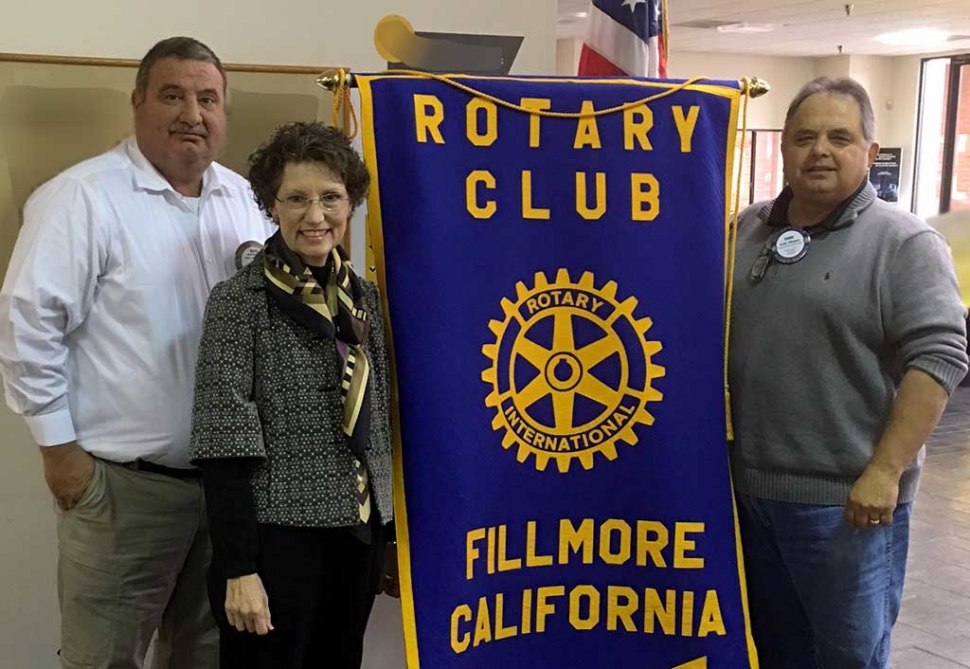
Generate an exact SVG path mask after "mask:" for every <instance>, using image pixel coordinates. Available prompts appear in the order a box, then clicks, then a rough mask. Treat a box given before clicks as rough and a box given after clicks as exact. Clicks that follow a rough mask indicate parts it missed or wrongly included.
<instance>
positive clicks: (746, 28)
mask: <svg viewBox="0 0 970 669" xmlns="http://www.w3.org/2000/svg"><path fill="white" fill-rule="evenodd" d="M774 29H775V27H774V26H773V25H771V24H770V23H748V22H747V21H742V22H741V23H727V24H725V25H723V26H718V27H717V28H716V30H717V31H718V32H719V33H740V34H742V35H750V34H753V33H770V32H771V31H772V30H774Z"/></svg>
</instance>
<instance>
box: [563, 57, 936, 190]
mask: <svg viewBox="0 0 970 669" xmlns="http://www.w3.org/2000/svg"><path fill="white" fill-rule="evenodd" d="M581 46H582V39H561V40H559V42H558V44H557V61H556V67H557V73H558V74H563V75H566V74H575V73H576V64H577V63H578V61H579V50H580V48H581ZM934 55H943V54H934ZM922 58H923V56H903V57H882V56H853V55H848V54H845V55H841V56H831V57H826V58H788V57H771V56H743V55H731V54H723V53H717V54H711V53H691V52H685V51H677V50H676V43H675V48H674V51H673V52H672V54H671V57H670V63H669V66H668V70H669V71H668V74H669V76H671V77H673V78H689V77H695V76H707V77H712V78H716V79H740V78H742V77H751V76H758V77H761V78H762V79H764V80H766V81H767V82H768V83H770V84H771V92H770V93H769V94H768V95H766V96H765V97H763V98H759V99H757V100H752V101H751V103H750V106H749V109H748V125H749V127H752V128H781V127H782V125H783V124H784V121H785V112H786V110H787V108H788V103H789V102H790V101H791V99H792V98H793V97H794V96H795V94H796V93H797V92H798V89H799V88H800V87H801V86H802V84H804V83H805V82H807V81H809V80H810V79H812V78H814V77H818V76H829V77H848V76H851V77H853V78H855V79H858V80H859V81H860V82H861V83H862V84H863V85H864V86H865V87H866V89H867V90H868V91H869V95H870V97H871V98H872V105H873V110H874V113H875V117H876V139H877V141H878V142H879V143H880V144H881V145H883V146H887V147H890V146H898V147H901V148H902V150H903V157H902V165H901V174H900V199H899V202H900V206H901V207H903V208H906V209H909V207H910V201H911V195H912V190H913V184H912V179H913V165H914V157H915V150H916V120H917V119H916V115H917V109H918V99H919V75H920V61H921V59H922Z"/></svg>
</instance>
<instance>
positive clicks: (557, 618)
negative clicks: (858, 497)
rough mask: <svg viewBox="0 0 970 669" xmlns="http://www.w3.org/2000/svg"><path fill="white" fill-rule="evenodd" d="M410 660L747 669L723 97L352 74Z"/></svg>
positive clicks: (729, 101)
mask: <svg viewBox="0 0 970 669" xmlns="http://www.w3.org/2000/svg"><path fill="white" fill-rule="evenodd" d="M357 81H358V85H359V87H360V91H361V106H362V109H361V119H362V127H363V131H364V150H365V159H366V161H367V162H368V164H369V165H370V168H371V170H372V174H373V175H374V184H373V187H372V191H371V196H370V200H369V202H368V226H369V233H370V238H371V242H372V244H373V248H374V259H375V266H376V271H377V277H378V281H379V283H380V286H381V288H382V291H383V295H384V298H385V300H386V303H387V309H388V317H389V320H390V325H391V336H392V339H393V342H392V343H393V356H394V363H395V369H396V376H395V378H396V401H397V409H396V415H395V429H396V431H397V435H396V438H397V439H398V444H397V451H396V452H397V455H398V458H397V463H396V469H397V471H396V476H395V485H396V491H395V495H396V510H397V528H398V542H399V551H400V558H401V569H402V585H403V590H404V597H403V613H404V624H405V637H406V645H407V656H408V666H409V667H410V669H418V667H424V668H426V669H446V668H452V667H454V668H468V669H517V668H520V667H522V668H526V667H528V668H529V669H537V668H542V667H556V668H558V669H600V668H601V667H610V668H618V669H619V668H627V667H629V668H630V669H672V668H674V667H679V668H682V669H702V668H707V667H710V669H741V668H747V667H751V668H754V667H756V666H757V660H756V658H755V654H754V649H753V645H752V643H751V638H750V631H749V626H748V622H747V611H746V601H745V598H744V593H743V570H742V569H741V565H740V563H739V550H738V533H737V526H736V521H735V515H734V504H733V500H732V493H731V485H730V476H729V471H728V457H727V450H726V449H727V446H726V415H725V414H726V410H725V388H724V357H725V350H724V347H725V344H724V342H725V337H724V335H725V331H724V321H725V275H726V272H725V270H726V263H727V259H728V258H727V255H728V244H727V241H728V240H727V236H728V235H727V229H728V213H729V209H728V203H727V195H726V193H727V192H728V190H729V189H728V181H729V179H730V175H731V163H732V160H733V157H734V138H735V134H736V126H737V120H738V113H739V107H740V100H741V92H740V91H739V86H738V83H737V82H711V81H704V82H696V81H694V82H672V81H663V82H660V81H646V80H633V79H602V80H597V79H584V80H567V79H540V78H508V77H506V78H475V77H464V76H455V77H451V78H448V79H447V80H446V79H444V78H432V77H426V76H418V75H416V74H415V75H380V76H358V77H357Z"/></svg>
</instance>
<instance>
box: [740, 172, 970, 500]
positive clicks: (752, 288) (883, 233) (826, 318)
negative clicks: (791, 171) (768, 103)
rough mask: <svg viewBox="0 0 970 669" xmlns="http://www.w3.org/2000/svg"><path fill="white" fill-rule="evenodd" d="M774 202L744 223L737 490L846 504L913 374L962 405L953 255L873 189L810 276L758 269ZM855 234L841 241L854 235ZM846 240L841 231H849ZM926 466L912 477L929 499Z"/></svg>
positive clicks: (797, 268) (912, 486)
mask: <svg viewBox="0 0 970 669" xmlns="http://www.w3.org/2000/svg"><path fill="white" fill-rule="evenodd" d="M773 202H774V201H771V202H768V203H761V204H756V205H753V206H752V207H749V208H748V209H747V210H745V211H744V212H743V213H742V214H741V219H740V225H739V231H738V241H737V264H736V270H735V282H734V299H733V302H732V304H733V313H732V325H731V341H730V346H731V348H730V385H731V393H732V395H731V397H732V405H733V406H732V410H733V418H734V433H735V441H734V444H733V445H732V446H731V454H732V468H733V472H734V479H735V485H736V486H737V489H738V490H739V491H740V492H742V493H745V494H748V495H752V496H755V497H761V498H766V499H773V500H780V501H787V502H798V503H804V504H831V505H842V504H845V502H846V500H847V498H848V495H849V491H850V490H851V488H852V485H853V483H854V482H855V480H856V479H857V478H858V477H859V475H860V474H862V471H863V470H864V469H865V467H866V465H867V464H868V462H869V460H870V458H871V457H872V455H873V452H874V450H875V447H876V445H877V443H878V441H879V438H880V436H881V434H882V432H883V429H884V428H885V425H886V422H887V420H888V418H889V414H890V410H891V408H892V404H893V401H894V399H895V394H896V385H897V383H898V381H899V379H900V378H901V377H902V374H903V373H904V372H905V371H906V370H907V369H909V368H915V369H919V370H922V371H924V372H926V373H927V374H929V375H930V376H932V377H933V378H934V379H936V380H937V381H938V382H939V383H940V385H941V386H943V387H944V388H945V389H946V390H947V392H952V391H953V389H954V388H955V387H956V385H957V384H958V383H959V382H960V380H961V379H962V378H963V376H964V374H965V373H966V371H967V354H966V344H967V342H966V324H965V310H964V307H963V304H962V302H961V299H960V293H959V290H958V288H957V281H956V277H955V274H954V270H953V263H952V261H951V259H950V256H949V253H948V250H947V246H946V243H945V242H944V241H943V238H942V237H941V236H940V235H939V234H937V233H936V232H935V231H933V230H932V229H931V228H930V227H929V226H927V225H926V224H925V223H923V222H922V221H920V220H919V219H917V218H916V217H915V216H912V215H911V214H909V213H906V212H904V211H902V210H900V209H897V208H896V207H895V206H893V205H890V204H887V203H884V202H882V201H880V200H878V199H876V196H875V191H874V189H873V188H872V186H871V185H867V186H866V187H865V188H864V189H863V190H861V191H860V192H859V194H858V195H856V196H855V198H854V199H853V201H852V202H851V203H850V204H849V205H848V207H847V208H846V209H845V211H844V212H843V213H842V215H841V216H840V217H839V219H838V221H837V222H836V223H835V226H834V227H835V229H834V230H833V231H832V232H831V233H829V234H828V236H827V237H824V238H821V239H814V240H812V242H811V244H810V246H809V249H808V254H807V255H806V256H805V257H804V258H803V259H802V260H800V261H799V262H797V263H795V264H791V265H782V264H780V263H778V262H772V263H771V265H770V266H769V267H768V270H767V272H766V273H765V275H764V278H763V280H762V281H761V282H760V283H756V282H755V281H754V280H753V279H752V278H751V276H750V275H751V269H752V265H753V263H754V262H755V260H756V258H757V257H758V254H759V252H760V251H761V250H762V248H763V247H764V245H765V242H766V241H767V240H768V239H769V238H770V237H771V236H772V235H773V234H774V233H776V232H777V231H778V230H779V228H777V227H772V226H771V225H769V223H768V216H769V213H770V212H771V207H772V205H773ZM846 225H847V227H842V226H846ZM840 228H841V229H840ZM922 462H923V452H922V451H921V452H920V455H919V457H917V458H916V459H915V460H914V461H913V462H912V463H911V464H910V466H909V468H908V469H907V470H906V472H905V473H904V474H903V477H902V480H901V482H900V493H899V501H900V503H903V502H909V501H911V500H912V499H913V498H914V497H915V495H916V490H917V487H918V485H919V474H920V468H921V467H922Z"/></svg>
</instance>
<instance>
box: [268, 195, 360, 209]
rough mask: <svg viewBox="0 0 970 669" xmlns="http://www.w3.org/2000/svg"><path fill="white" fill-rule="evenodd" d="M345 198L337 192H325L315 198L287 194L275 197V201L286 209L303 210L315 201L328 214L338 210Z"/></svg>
mask: <svg viewBox="0 0 970 669" xmlns="http://www.w3.org/2000/svg"><path fill="white" fill-rule="evenodd" d="M274 197H275V196H274ZM346 200H347V196H346V195H340V194H339V193H326V194H324V195H321V196H320V197H317V198H314V197H307V196H306V195H287V196H286V197H284V198H283V199H280V198H278V197H277V198H276V201H277V202H279V203H280V204H281V205H283V207H284V208H285V209H287V210H288V211H292V212H304V211H306V210H307V209H309V208H310V205H311V204H313V203H314V202H316V203H318V204H319V205H320V208H321V209H323V211H325V212H326V213H328V214H332V213H333V212H335V211H337V210H339V209H340V208H341V207H342V206H343V204H344V202H345V201H346Z"/></svg>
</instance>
